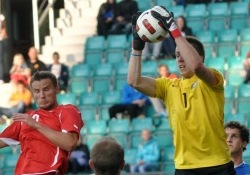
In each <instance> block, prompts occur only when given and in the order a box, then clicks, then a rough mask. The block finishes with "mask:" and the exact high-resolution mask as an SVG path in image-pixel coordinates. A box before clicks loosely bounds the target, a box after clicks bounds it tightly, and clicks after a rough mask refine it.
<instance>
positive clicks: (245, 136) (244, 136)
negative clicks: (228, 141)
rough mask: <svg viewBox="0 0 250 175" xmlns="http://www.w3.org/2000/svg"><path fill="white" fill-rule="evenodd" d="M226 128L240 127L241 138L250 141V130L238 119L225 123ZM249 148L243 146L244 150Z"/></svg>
mask: <svg viewBox="0 0 250 175" xmlns="http://www.w3.org/2000/svg"><path fill="white" fill-rule="evenodd" d="M224 128H225V129H226V128H230V129H238V130H239V131H240V138H241V140H242V141H243V142H246V143H247V144H248V143H249V130H248V128H247V127H246V126H245V125H242V124H240V122H238V121H230V122H228V123H226V124H225V126H224ZM246 149H247V148H246V147H243V151H245V150H246Z"/></svg>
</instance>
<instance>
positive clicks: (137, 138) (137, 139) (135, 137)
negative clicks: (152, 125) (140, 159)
mask: <svg viewBox="0 0 250 175" xmlns="http://www.w3.org/2000/svg"><path fill="white" fill-rule="evenodd" d="M129 138H130V145H129V147H130V148H138V145H139V144H140V143H141V142H142V138H141V133H130V135H129Z"/></svg>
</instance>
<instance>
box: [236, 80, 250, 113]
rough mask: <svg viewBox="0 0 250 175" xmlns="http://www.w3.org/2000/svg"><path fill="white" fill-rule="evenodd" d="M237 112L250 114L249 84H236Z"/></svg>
mask: <svg viewBox="0 0 250 175" xmlns="http://www.w3.org/2000/svg"><path fill="white" fill-rule="evenodd" d="M237 90H238V98H237V112H239V113H243V114H250V108H249V106H250V85H249V84H241V85H239V86H238V89H237Z"/></svg>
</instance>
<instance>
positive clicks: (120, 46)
mask: <svg viewBox="0 0 250 175" xmlns="http://www.w3.org/2000/svg"><path fill="white" fill-rule="evenodd" d="M127 48H128V42H127V36H126V35H125V34H121V35H108V37H107V48H106V50H107V51H108V52H110V51H124V52H125V51H126V49H127Z"/></svg>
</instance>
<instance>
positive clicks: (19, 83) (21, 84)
mask: <svg viewBox="0 0 250 175" xmlns="http://www.w3.org/2000/svg"><path fill="white" fill-rule="evenodd" d="M25 88H26V85H25V83H24V82H23V81H22V80H18V81H17V82H16V90H17V92H23V91H24V90H25Z"/></svg>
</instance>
